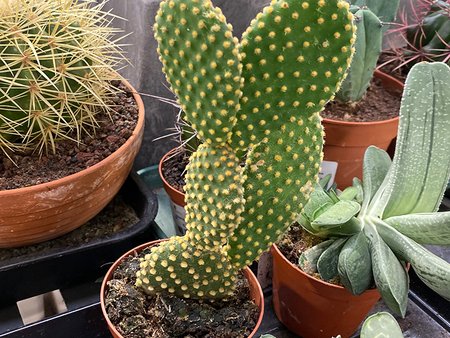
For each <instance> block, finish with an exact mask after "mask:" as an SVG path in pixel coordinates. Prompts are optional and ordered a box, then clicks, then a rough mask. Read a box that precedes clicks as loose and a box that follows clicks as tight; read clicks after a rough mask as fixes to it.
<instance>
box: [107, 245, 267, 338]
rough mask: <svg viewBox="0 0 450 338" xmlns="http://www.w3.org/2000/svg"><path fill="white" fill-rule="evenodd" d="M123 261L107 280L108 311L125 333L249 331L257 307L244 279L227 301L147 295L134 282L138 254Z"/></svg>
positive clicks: (227, 336)
mask: <svg viewBox="0 0 450 338" xmlns="http://www.w3.org/2000/svg"><path fill="white" fill-rule="evenodd" d="M149 251H150V250H149V249H147V250H143V251H142V252H141V254H140V255H138V256H130V257H128V258H127V259H126V260H124V261H123V262H122V263H121V264H120V266H119V267H118V269H117V270H116V271H115V273H114V275H113V279H112V280H111V281H109V282H108V291H107V293H106V297H105V305H106V311H107V313H108V317H109V319H110V320H111V322H112V323H113V324H114V325H115V327H116V329H118V331H119V332H121V334H122V335H123V336H124V337H127V338H197V337H199V338H200V337H204V338H238V337H239V338H241V337H242V338H244V337H248V335H249V334H250V333H251V332H252V331H253V329H254V327H255V325H256V323H257V320H258V316H259V310H258V307H257V306H256V305H255V304H254V303H253V302H252V301H251V300H250V299H249V298H250V293H249V292H250V291H249V286H248V282H247V280H246V279H245V278H244V277H243V276H241V277H240V278H238V280H237V287H236V292H235V296H234V297H233V298H232V299H229V300H227V301H220V302H219V301H216V302H212V301H203V302H201V301H198V300H192V299H181V298H178V297H175V296H172V295H159V296H149V295H147V294H145V293H144V292H143V290H141V289H140V288H139V287H136V286H135V285H134V284H135V281H136V272H137V271H138V270H139V269H140V268H139V264H140V257H144V256H145V254H147V253H149Z"/></svg>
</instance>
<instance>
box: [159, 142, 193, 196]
mask: <svg viewBox="0 0 450 338" xmlns="http://www.w3.org/2000/svg"><path fill="white" fill-rule="evenodd" d="M188 163H189V154H188V153H187V152H185V151H182V150H180V151H179V152H176V153H174V154H173V155H172V156H169V157H168V158H167V159H166V161H164V163H163V166H162V172H163V175H164V178H165V179H166V181H167V182H168V183H169V184H170V185H171V186H172V187H173V188H175V189H177V190H178V191H182V192H183V191H184V185H185V184H186V182H185V180H184V175H185V174H186V166H187V165H188Z"/></svg>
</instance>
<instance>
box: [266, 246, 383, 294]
mask: <svg viewBox="0 0 450 338" xmlns="http://www.w3.org/2000/svg"><path fill="white" fill-rule="evenodd" d="M271 251H272V254H273V253H276V254H277V255H278V256H280V258H281V259H282V260H284V261H285V262H287V263H288V264H289V265H290V267H291V268H292V269H294V270H295V271H296V272H298V273H300V274H302V275H303V276H306V277H307V278H308V279H311V280H314V281H315V282H318V283H320V284H323V285H325V286H328V287H331V288H333V289H336V290H340V291H346V292H349V291H348V290H347V289H346V288H344V287H343V286H340V285H336V284H332V283H328V282H325V281H323V280H321V279H318V278H316V277H313V276H311V275H309V274H307V273H306V272H304V271H302V270H301V269H300V268H298V267H296V266H295V265H294V264H292V263H291V262H290V261H289V260H288V259H287V258H286V257H285V256H284V255H283V254H282V253H281V251H280V249H279V248H278V247H277V245H276V244H272V249H271ZM366 292H369V293H379V292H378V289H377V288H373V289H368V290H366V291H364V293H366Z"/></svg>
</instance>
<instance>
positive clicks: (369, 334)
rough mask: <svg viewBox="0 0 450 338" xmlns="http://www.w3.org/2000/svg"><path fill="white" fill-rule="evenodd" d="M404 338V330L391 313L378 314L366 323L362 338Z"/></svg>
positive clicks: (363, 327)
mask: <svg viewBox="0 0 450 338" xmlns="http://www.w3.org/2000/svg"><path fill="white" fill-rule="evenodd" d="M381 337H383V338H403V333H402V329H401V328H400V325H398V323H397V321H396V320H395V318H394V317H393V316H392V315H391V314H390V313H389V312H377V313H375V314H373V315H371V316H369V317H367V318H366V320H365V321H364V323H363V325H362V328H361V334H360V338H381Z"/></svg>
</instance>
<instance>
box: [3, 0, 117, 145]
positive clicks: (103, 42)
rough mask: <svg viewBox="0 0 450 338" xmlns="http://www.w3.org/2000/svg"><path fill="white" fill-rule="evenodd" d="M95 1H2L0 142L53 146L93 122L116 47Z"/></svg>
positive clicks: (114, 61) (111, 76) (101, 105)
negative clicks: (90, 3)
mask: <svg viewBox="0 0 450 338" xmlns="http://www.w3.org/2000/svg"><path fill="white" fill-rule="evenodd" d="M108 23H109V21H108V18H107V16H106V14H105V13H102V12H101V6H95V7H93V8H91V7H90V5H89V1H88V2H81V3H78V2H76V1H74V0H63V1H44V0H20V1H15V2H10V3H9V4H6V3H4V4H3V6H2V7H1V8H0V148H2V149H3V150H5V149H6V148H10V149H17V148H19V149H23V148H27V147H34V148H39V149H41V150H42V149H45V148H47V147H50V148H52V147H54V141H55V139H57V138H64V137H67V135H68V133H69V132H72V131H73V130H77V131H78V135H79V134H80V133H81V132H83V129H84V128H85V127H86V125H94V126H95V123H96V122H95V115H96V113H97V112H98V111H99V110H100V109H103V108H107V107H108V106H107V103H106V99H107V98H108V97H109V96H110V95H111V93H113V92H114V89H113V88H112V87H111V85H110V81H111V80H113V79H118V78H119V76H118V75H117V74H116V73H115V72H114V70H113V68H114V66H116V65H117V63H118V62H119V60H118V58H117V57H118V56H120V51H119V49H118V47H117V46H115V45H114V43H113V42H111V41H110V39H111V36H112V34H113V33H114V29H112V28H108V27H107V26H106V25H107V24H108Z"/></svg>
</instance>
